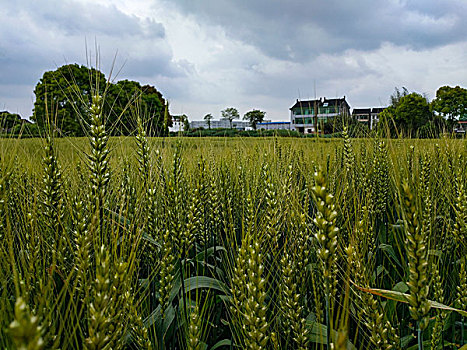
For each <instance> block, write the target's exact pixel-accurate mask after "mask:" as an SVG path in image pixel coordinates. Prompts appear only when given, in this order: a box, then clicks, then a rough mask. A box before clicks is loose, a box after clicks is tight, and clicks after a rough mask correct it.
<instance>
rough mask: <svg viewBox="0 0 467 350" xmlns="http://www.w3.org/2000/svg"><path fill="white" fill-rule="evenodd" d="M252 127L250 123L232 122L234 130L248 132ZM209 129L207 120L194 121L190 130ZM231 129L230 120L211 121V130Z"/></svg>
mask: <svg viewBox="0 0 467 350" xmlns="http://www.w3.org/2000/svg"><path fill="white" fill-rule="evenodd" d="M248 127H250V122H248V121H243V120H232V129H237V130H246V129H247V128H248ZM199 128H203V129H209V125H208V122H207V120H193V121H192V122H190V129H199ZM220 128H222V129H230V121H229V120H228V119H220V120H211V129H220Z"/></svg>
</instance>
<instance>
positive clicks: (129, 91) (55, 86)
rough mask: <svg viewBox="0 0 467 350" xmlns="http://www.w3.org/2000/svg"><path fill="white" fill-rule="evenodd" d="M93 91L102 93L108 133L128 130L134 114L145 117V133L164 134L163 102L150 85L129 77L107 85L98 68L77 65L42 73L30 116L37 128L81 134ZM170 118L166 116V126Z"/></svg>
mask: <svg viewBox="0 0 467 350" xmlns="http://www.w3.org/2000/svg"><path fill="white" fill-rule="evenodd" d="M95 92H98V93H99V94H100V95H101V96H104V104H103V114H104V115H105V117H106V118H107V119H106V123H107V124H108V126H109V129H108V130H109V131H110V133H111V134H112V135H128V134H130V133H132V132H133V131H134V130H135V129H136V113H138V114H140V115H141V116H142V119H143V120H145V125H146V127H147V134H148V135H162V134H164V112H165V109H166V101H165V100H164V98H163V97H162V94H161V93H160V92H159V91H157V89H156V88H155V87H154V86H151V85H144V86H141V85H140V83H138V82H136V81H131V80H122V81H119V82H117V83H115V84H111V83H108V82H107V80H106V78H105V75H104V74H103V73H101V72H100V71H98V70H96V69H93V68H88V67H86V66H79V65H77V64H69V65H65V66H62V67H59V68H58V69H56V70H55V71H49V72H45V73H44V75H43V77H42V78H41V80H40V81H39V83H38V84H37V85H36V88H35V89H34V93H35V95H36V102H35V103H34V110H33V116H32V119H33V120H34V121H36V123H37V125H38V127H39V128H41V129H44V128H45V127H46V126H47V125H49V124H54V125H56V126H57V127H58V128H59V129H60V130H61V131H62V133H63V134H64V135H69V136H83V135H84V130H86V129H87V128H86V125H87V124H88V123H89V116H88V110H89V107H90V105H91V98H92V96H93V95H94V93H95ZM170 121H171V119H170V118H168V120H167V121H166V122H167V123H168V125H171V123H170Z"/></svg>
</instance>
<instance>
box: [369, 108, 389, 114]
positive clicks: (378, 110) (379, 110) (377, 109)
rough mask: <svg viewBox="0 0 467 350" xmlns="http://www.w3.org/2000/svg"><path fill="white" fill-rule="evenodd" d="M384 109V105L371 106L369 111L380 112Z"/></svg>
mask: <svg viewBox="0 0 467 350" xmlns="http://www.w3.org/2000/svg"><path fill="white" fill-rule="evenodd" d="M385 109H386V107H373V108H372V109H371V113H381V112H382V111H384V110H385Z"/></svg>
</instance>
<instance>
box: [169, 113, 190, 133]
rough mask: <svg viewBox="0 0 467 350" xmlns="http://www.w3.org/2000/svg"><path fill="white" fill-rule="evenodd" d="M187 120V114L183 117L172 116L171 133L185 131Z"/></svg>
mask: <svg viewBox="0 0 467 350" xmlns="http://www.w3.org/2000/svg"><path fill="white" fill-rule="evenodd" d="M185 118H186V119H188V117H187V116H186V115H185V114H182V115H173V116H172V126H169V131H170V132H180V131H183V130H184V127H185Z"/></svg>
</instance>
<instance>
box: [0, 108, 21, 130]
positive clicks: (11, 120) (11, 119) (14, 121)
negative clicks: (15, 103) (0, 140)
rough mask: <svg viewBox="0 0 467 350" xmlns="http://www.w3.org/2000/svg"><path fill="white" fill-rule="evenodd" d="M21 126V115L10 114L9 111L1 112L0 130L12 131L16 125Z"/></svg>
mask: <svg viewBox="0 0 467 350" xmlns="http://www.w3.org/2000/svg"><path fill="white" fill-rule="evenodd" d="M20 124H21V117H20V116H19V114H16V113H10V112H8V111H3V112H0V130H10V129H12V128H13V127H14V126H15V125H20Z"/></svg>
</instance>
